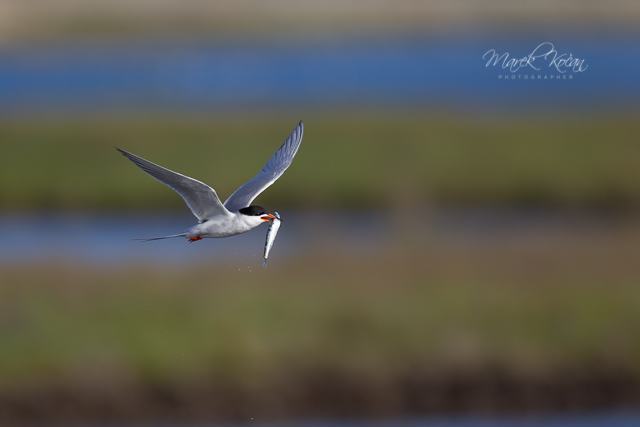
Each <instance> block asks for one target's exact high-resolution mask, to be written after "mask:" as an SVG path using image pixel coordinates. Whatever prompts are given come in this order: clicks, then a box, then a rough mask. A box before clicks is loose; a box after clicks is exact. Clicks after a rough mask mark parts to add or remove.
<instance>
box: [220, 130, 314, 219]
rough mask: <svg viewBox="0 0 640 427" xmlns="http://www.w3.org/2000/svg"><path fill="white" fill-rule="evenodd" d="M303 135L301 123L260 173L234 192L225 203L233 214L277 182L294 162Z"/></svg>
mask: <svg viewBox="0 0 640 427" xmlns="http://www.w3.org/2000/svg"><path fill="white" fill-rule="evenodd" d="M303 133H304V124H303V123H302V121H301V122H299V123H298V125H297V126H296V127H295V128H294V129H293V131H292V132H291V134H290V135H289V137H288V138H287V139H286V140H285V141H284V142H283V143H282V145H281V146H280V148H279V149H278V151H276V152H275V153H274V155H273V156H272V157H271V159H269V161H268V162H267V163H266V164H265V165H264V166H263V167H262V169H261V170H260V172H258V174H257V175H256V176H254V177H253V178H251V179H250V180H249V181H247V182H246V183H244V184H243V185H241V186H240V187H239V188H238V189H237V190H236V191H234V192H233V194H232V195H231V196H229V198H228V199H227V200H226V201H225V202H224V206H225V207H226V208H227V209H229V210H230V211H232V212H233V211H237V210H239V209H242V208H246V207H247V206H249V205H251V202H252V201H253V199H255V198H256V197H258V195H259V194H260V193H262V192H263V191H264V190H266V189H267V187H269V186H270V185H271V184H273V183H274V182H276V180H277V179H278V178H280V176H282V174H283V173H284V171H286V170H287V168H288V167H289V166H290V165H291V163H292V162H293V158H294V157H295V155H296V153H297V152H298V149H299V148H300V144H301V143H302V134H303Z"/></svg>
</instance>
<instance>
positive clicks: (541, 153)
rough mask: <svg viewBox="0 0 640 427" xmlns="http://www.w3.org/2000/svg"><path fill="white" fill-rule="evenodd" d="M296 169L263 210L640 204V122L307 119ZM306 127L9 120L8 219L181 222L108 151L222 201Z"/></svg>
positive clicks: (165, 120) (144, 119) (374, 116)
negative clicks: (109, 212)
mask: <svg viewBox="0 0 640 427" xmlns="http://www.w3.org/2000/svg"><path fill="white" fill-rule="evenodd" d="M304 116H305V117H300V118H303V119H306V120H305V124H306V133H305V141H304V144H303V146H302V149H301V151H300V153H299V156H298V158H297V160H296V162H295V163H294V165H293V166H292V167H291V169H290V170H289V171H288V172H287V174H286V175H285V176H284V177H283V178H282V181H281V182H279V184H278V185H277V186H274V187H272V188H270V189H269V190H268V192H266V193H265V195H264V196H263V197H262V198H261V203H263V204H266V205H267V206H276V205H280V204H287V205H288V206H292V207H293V206H298V207H325V208H331V207H340V208H351V207H357V206H363V205H364V206H390V205H392V204H404V205H407V204H424V203H433V204H440V205H487V204H491V205H496V204H498V205H546V206H558V207H566V206H569V207H603V208H623V209H626V208H631V207H637V206H638V200H640V167H639V166H640V144H638V142H637V141H636V140H635V139H634V136H633V135H637V134H638V133H639V131H640V122H638V121H637V120H635V118H633V117H631V116H629V117H622V118H614V117H611V116H596V117H593V119H585V118H583V117H577V116H576V117H573V118H572V117H564V116H562V117H558V118H553V117H547V118H541V117H538V118H535V117H527V118H514V117H507V118H497V117H493V118H489V117H485V118H471V117H465V116H462V115H450V116H444V115H436V114H431V113H428V112H423V113H412V114H408V115H405V116H402V115H399V114H397V113H396V114H391V115H385V114H382V113H362V114H360V115H353V114H344V115H339V114H334V115H331V114H326V113H324V114H321V115H318V114H307V115H304ZM298 118H299V117H297V116H296V117H293V118H291V119H285V118H283V117H282V116H281V115H275V116H273V115H272V116H270V117H266V118H265V117H263V118H258V117H256V116H255V115H248V117H247V119H244V120H240V119H238V118H237V117H235V118H232V119H230V118H228V117H219V118H216V117H212V118H203V117H187V116H182V117H180V116H162V115H157V116H152V117H149V116H139V117H135V116H134V117H131V118H124V117H120V118H112V119H104V118H103V119H96V118H90V117H84V118H82V119H59V120H54V119H50V120H47V119H43V120H28V121H27V120H19V119H4V120H2V121H1V122H0V141H2V149H3V155H2V157H1V158H0V208H2V209H10V210H17V209H32V208H62V209H89V210H91V209H94V210H102V209H116V208H118V209H120V208H127V209H151V208H167V209H181V208H182V206H181V201H180V200H179V199H178V198H176V197H172V195H171V194H170V193H169V191H170V190H167V189H166V188H163V187H162V186H159V185H157V184H156V183H155V182H153V180H152V179H151V178H149V177H146V176H144V175H143V174H142V173H141V172H140V171H139V170H136V169H135V168H134V167H133V166H132V165H131V164H128V163H127V162H126V161H124V160H123V159H122V158H120V157H119V156H118V155H117V153H116V152H115V150H113V147H114V146H119V147H123V148H126V149H128V150H130V151H132V152H134V153H137V154H140V155H142V156H143V157H147V158H149V159H150V160H152V161H155V162H158V163H160V164H163V165H166V166H167V167H170V168H173V169H175V170H177V171H181V172H185V173H187V174H189V175H191V176H195V177H197V178H199V179H201V180H203V181H205V182H207V183H209V184H211V185H212V186H214V188H216V190H217V191H218V193H219V194H220V195H221V196H222V197H224V196H226V195H228V194H230V193H231V192H232V191H233V190H234V189H235V187H236V186H238V185H239V184H241V183H242V182H244V181H245V180H246V179H248V178H249V177H251V176H253V174H255V173H256V172H257V171H258V170H259V168H260V167H261V166H262V165H263V163H264V162H265V161H266V160H267V158H268V157H269V156H270V155H271V153H272V152H273V151H274V150H275V149H276V148H277V146H278V145H279V144H280V142H281V141H282V140H283V138H284V137H285V136H286V135H287V133H288V132H289V131H290V129H291V128H292V126H293V125H294V124H295V122H296V120H297V119H298Z"/></svg>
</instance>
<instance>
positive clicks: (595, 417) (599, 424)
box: [112, 413, 640, 427]
mask: <svg viewBox="0 0 640 427" xmlns="http://www.w3.org/2000/svg"><path fill="white" fill-rule="evenodd" d="M639 425H640V415H638V414H637V413H596V414H588V413H586V414H579V413H573V414H565V415H539V416H528V417H524V416H509V417H488V416H452V417H432V418H419V419H409V420H389V421H345V420H341V421H338V420H336V421H328V420H326V421H306V422H305V421H299V422H295V423H292V422H280V423H260V422H258V421H251V422H249V423H246V424H223V425H219V426H218V427H249V426H251V427H294V426H295V427H637V426H639ZM208 426H209V427H214V426H212V425H210V424H209V425H208ZM112 427H113V426H112ZM165 427H204V425H188V426H184V425H170V426H165Z"/></svg>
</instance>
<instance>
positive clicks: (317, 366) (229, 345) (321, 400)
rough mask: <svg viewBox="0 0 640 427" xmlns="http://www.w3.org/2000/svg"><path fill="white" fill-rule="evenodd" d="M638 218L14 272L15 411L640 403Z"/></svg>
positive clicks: (7, 367)
mask: <svg viewBox="0 0 640 427" xmlns="http://www.w3.org/2000/svg"><path fill="white" fill-rule="evenodd" d="M639 243H640V233H639V232H638V228H637V227H632V228H625V229H621V230H617V231H616V232H608V233H604V234H603V233H587V234H584V233H581V234H579V235H573V236H567V235H563V236H558V235H557V233H555V234H547V235H545V234H544V233H539V234H536V235H535V236H531V235H529V236H522V237H520V238H517V239H511V240H509V241H501V240H498V241H495V240H494V241H489V242H484V243H482V242H479V243H478V242H477V243H474V244H470V243H468V242H453V241H450V242H441V241H438V239H437V238H433V239H429V241H428V242H427V243H425V242H419V243H416V244H413V243H407V242H405V243H403V244H398V245H390V246H389V248H387V249H386V250H383V251H378V252H375V253H369V254H368V255H367V256H359V255H358V254H354V253H352V252H343V251H341V250H340V248H332V249H331V250H322V249H317V250H316V252H314V253H311V254H300V255H299V256H297V257H293V258H292V259H291V260H290V261H289V262H288V263H286V264H283V265H279V266H273V267H270V268H269V269H253V270H252V269H248V268H246V267H241V268H238V267H237V266H231V265H230V266H218V267H206V266H201V267H193V266H192V267H188V268H187V267H185V268H174V269H171V268H166V267H162V266H159V265H146V266H142V265H139V266H133V265H132V266H122V267H121V268H118V269H98V270H93V269H85V268H78V267H77V266H72V265H71V264H68V266H65V265H67V264H65V263H58V264H56V265H40V266H37V267H33V266H25V267H21V266H19V265H14V266H4V267H2V278H3V279H2V280H3V286H2V287H1V288H0V334H1V335H2V337H3V351H2V352H0V378H2V382H1V383H0V407H1V409H2V410H0V414H4V415H3V416H4V417H5V418H6V419H47V420H48V421H50V420H52V419H85V420H86V419H94V420H95V419H101V420H105V419H113V420H117V419H128V420H132V419H150V418H158V417H160V418H162V419H163V420H165V421H166V420H168V419H173V418H175V419H207V420H210V419H229V418H232V419H248V417H255V416H257V417H266V418H286V417H292V416H303V417H308V416H328V415H367V416H376V415H398V414H400V415H407V414H415V413H428V412H434V411H435V412H439V411H474V410H477V411H500V410H536V409H562V410H565V409H571V408H574V409H575V408H584V409H594V408H598V407H611V406H616V405H623V404H633V403H635V404H637V403H639V402H638V401H637V396H638V391H639V390H640V363H639V361H640V340H639V339H638V331H639V330H640V320H639V319H640V317H638V315H637V313H638V311H639V310H640V289H639V288H638V286H637V284H638V278H639V277H640V271H639V270H638V265H637V262H635V255H636V254H635V249H634V248H637V247H638V244H639Z"/></svg>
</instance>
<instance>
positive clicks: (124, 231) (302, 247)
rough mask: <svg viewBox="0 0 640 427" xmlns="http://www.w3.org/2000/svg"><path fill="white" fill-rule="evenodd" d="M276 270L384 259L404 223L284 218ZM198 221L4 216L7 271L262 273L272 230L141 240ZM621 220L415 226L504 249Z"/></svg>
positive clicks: (482, 217)
mask: <svg viewBox="0 0 640 427" xmlns="http://www.w3.org/2000/svg"><path fill="white" fill-rule="evenodd" d="M281 213H282V214H283V219H284V221H283V223H282V227H281V228H280V231H279V233H278V236H277V239H276V242H275V245H274V249H273V250H272V252H271V256H270V263H278V262H281V261H282V260H285V259H287V258H288V257H291V256H295V255H300V254H304V253H306V252H308V251H313V250H316V249H319V248H320V249H323V250H326V249H327V248H340V249H341V250H346V251H356V252H357V253H358V254H360V255H366V254H368V253H375V251H382V250H384V248H385V245H387V244H388V243H389V242H392V241H394V239H398V232H400V233H402V230H400V229H399V228H398V227H402V224H403V223H404V220H403V219H402V218H401V219H400V220H398V219H397V218H394V216H393V215H392V213H391V212H385V211H366V212H349V211H293V212H291V211H282V212H281ZM194 222H195V220H194V219H193V218H192V217H191V215H190V214H189V213H187V212H185V213H184V214H181V215H167V214H165V215H162V214H157V213H150V214H149V215H143V214H136V215H115V214H114V215H97V214H72V213H57V214H46V215H45V214H43V215H37V214H29V215H19V214H0V237H1V238H0V265H1V264H13V263H30V262H47V261H49V262H56V261H60V260H64V261H67V262H68V261H72V262H77V263H82V264H97V265H107V266H108V265H119V264H123V263H161V264H163V265H166V264H188V263H233V264H234V265H239V266H243V268H244V267H247V266H258V265H260V261H261V257H262V251H263V248H264V241H265V238H266V233H267V227H266V226H261V227H258V228H257V229H255V230H252V231H250V232H248V233H245V234H241V235H238V236H233V237H229V238H224V239H204V240H202V241H199V242H195V243H188V242H186V241H185V240H184V239H181V238H178V239H168V240H161V241H154V242H140V241H136V240H133V239H134V238H144V237H153V236H163V235H167V234H174V233H180V232H183V231H185V230H186V229H187V228H188V227H190V226H191V225H193V223H194ZM619 226H620V223H619V221H618V220H617V219H616V218H611V217H608V216H598V215H586V214H585V213H570V212H568V213H563V212H546V211H536V210H533V209H459V210H456V209H444V210H438V211H434V212H431V213H430V214H429V215H421V217H420V218H418V219H414V220H413V221H412V222H411V224H410V230H411V231H410V233H411V235H412V236H413V237H412V238H413V239H419V241H420V242H427V241H428V242H431V243H435V244H438V243H445V244H446V243H449V244H450V243H453V244H461V245H473V244H475V243H480V244H498V245H502V244H504V242H505V241H506V240H508V239H514V238H515V239H521V238H527V237H531V236H536V238H543V237H544V236H554V237H555V238H562V237H563V236H568V237H569V238H576V236H582V237H585V236H588V235H589V233H601V232H607V231H610V230H612V229H613V230H615V229H616V227H619Z"/></svg>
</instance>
